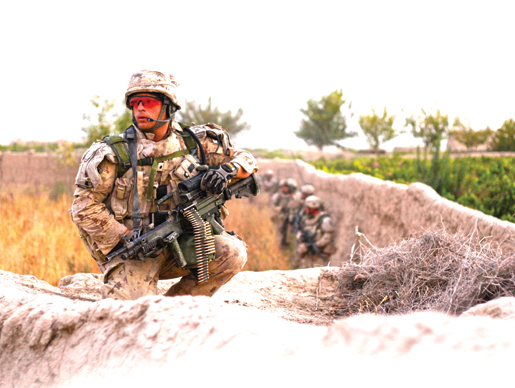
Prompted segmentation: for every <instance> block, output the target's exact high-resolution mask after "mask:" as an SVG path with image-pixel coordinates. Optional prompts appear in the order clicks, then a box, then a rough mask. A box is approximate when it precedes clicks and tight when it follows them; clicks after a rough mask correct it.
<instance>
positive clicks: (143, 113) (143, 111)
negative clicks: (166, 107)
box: [131, 95, 163, 131]
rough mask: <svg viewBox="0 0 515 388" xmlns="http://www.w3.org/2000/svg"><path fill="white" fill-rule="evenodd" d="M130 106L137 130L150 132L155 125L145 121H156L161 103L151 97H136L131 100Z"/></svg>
mask: <svg viewBox="0 0 515 388" xmlns="http://www.w3.org/2000/svg"><path fill="white" fill-rule="evenodd" d="M131 106H132V112H133V114H134V119H135V120H136V123H137V124H138V128H139V129H141V130H142V131H146V130H150V128H152V127H153V126H154V124H155V123H154V122H153V121H147V119H154V120H157V119H158V118H159V113H160V112H161V108H162V107H163V103H162V102H161V101H160V100H159V99H155V98H151V97H141V98H140V97H138V95H136V96H134V97H133V98H132V99H131Z"/></svg>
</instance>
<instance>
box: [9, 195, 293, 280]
mask: <svg viewBox="0 0 515 388" xmlns="http://www.w3.org/2000/svg"><path fill="white" fill-rule="evenodd" d="M71 203H72V198H71V197H70V196H69V195H62V196H60V197H58V198H52V195H51V193H50V192H40V193H35V192H30V191H27V190H21V189H17V190H6V189H3V190H2V191H0V222H1V223H2V225H4V232H3V233H2V234H1V235H0V269H2V270H4V271H9V272H14V273H18V274H23V275H34V276H35V277H37V278H38V279H41V280H45V281H47V282H48V283H50V284H52V285H54V286H55V285H57V284H58V283H59V280H60V279H61V278H63V277H64V276H67V275H71V274H74V273H78V272H94V273H100V272H99V270H98V268H97V266H96V264H95V261H94V260H93V258H91V256H90V255H89V253H88V251H87V250H86V248H85V247H84V245H83V243H82V241H81V239H80V237H79V235H78V232H77V228H76V226H75V225H74V224H73V222H72V221H71V218H70V215H69V214H68V209H69V208H70V206H71ZM230 212H231V215H230V216H229V218H228V219H227V222H226V226H227V230H234V231H236V232H237V233H238V234H239V235H240V236H241V237H243V238H244V240H245V241H246V242H247V244H248V261H247V264H246V266H245V268H244V270H250V271H264V270H271V269H288V268H289V264H288V254H287V253H285V252H283V251H281V250H280V248H279V243H278V237H277V236H276V232H275V228H274V226H273V225H272V223H271V221H270V217H269V213H268V209H266V208H265V207H262V206H257V205H256V204H249V202H248V200H246V199H245V200H241V201H240V200H236V201H232V203H231V204H230Z"/></svg>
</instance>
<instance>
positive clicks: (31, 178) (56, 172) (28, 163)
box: [0, 152, 78, 190]
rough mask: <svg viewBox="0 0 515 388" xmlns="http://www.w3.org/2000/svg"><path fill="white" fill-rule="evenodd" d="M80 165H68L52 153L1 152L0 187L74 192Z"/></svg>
mask: <svg viewBox="0 0 515 388" xmlns="http://www.w3.org/2000/svg"><path fill="white" fill-rule="evenodd" d="M77 169H78V164H75V165H72V166H70V165H67V164H65V163H63V162H61V161H60V160H59V158H58V157H57V156H56V155H55V154H52V153H36V152H0V185H1V186H2V187H6V186H32V187H34V188H38V187H42V186H44V187H48V188H52V189H53V188H55V187H57V186H59V187H61V189H67V190H72V187H73V182H74V181H75V175H76V174H77Z"/></svg>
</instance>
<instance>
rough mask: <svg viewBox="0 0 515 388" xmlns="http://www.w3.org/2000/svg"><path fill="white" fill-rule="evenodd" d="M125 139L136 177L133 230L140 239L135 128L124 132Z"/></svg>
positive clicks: (132, 127) (131, 127)
mask: <svg viewBox="0 0 515 388" xmlns="http://www.w3.org/2000/svg"><path fill="white" fill-rule="evenodd" d="M124 137H125V139H126V140H127V143H128V144H129V158H130V162H131V166H132V175H133V177H134V196H133V202H132V229H133V233H134V237H135V238H138V237H139V235H140V231H141V211H140V201H139V194H138V169H137V165H138V151H137V147H136V130H135V129H134V126H132V125H131V126H130V127H129V128H127V130H126V131H125V132H124Z"/></svg>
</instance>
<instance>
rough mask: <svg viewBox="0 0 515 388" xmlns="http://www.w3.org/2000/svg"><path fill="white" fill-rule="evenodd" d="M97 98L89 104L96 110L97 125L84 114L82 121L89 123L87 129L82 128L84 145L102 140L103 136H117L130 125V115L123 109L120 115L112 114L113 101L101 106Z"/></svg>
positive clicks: (107, 101)
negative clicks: (84, 135)
mask: <svg viewBox="0 0 515 388" xmlns="http://www.w3.org/2000/svg"><path fill="white" fill-rule="evenodd" d="M99 98H100V97H99V96H95V97H93V99H92V100H91V104H92V105H93V106H94V107H95V108H96V109H97V123H96V124H93V122H92V119H91V116H90V115H87V114H84V116H83V118H84V120H87V121H88V122H89V125H88V126H87V127H83V128H82V131H83V132H84V133H85V134H86V137H85V138H84V143H85V145H86V146H89V145H90V144H92V143H93V142H94V141H97V140H102V138H103V137H104V136H107V135H110V134H119V133H122V132H123V131H124V130H126V129H127V128H128V127H129V126H130V125H131V123H132V113H131V111H130V110H128V109H127V108H125V110H124V112H123V113H122V114H119V113H113V112H112V111H113V109H114V106H115V101H114V100H111V101H109V100H105V101H104V104H103V105H101V104H100V102H99V101H98V100H99Z"/></svg>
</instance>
